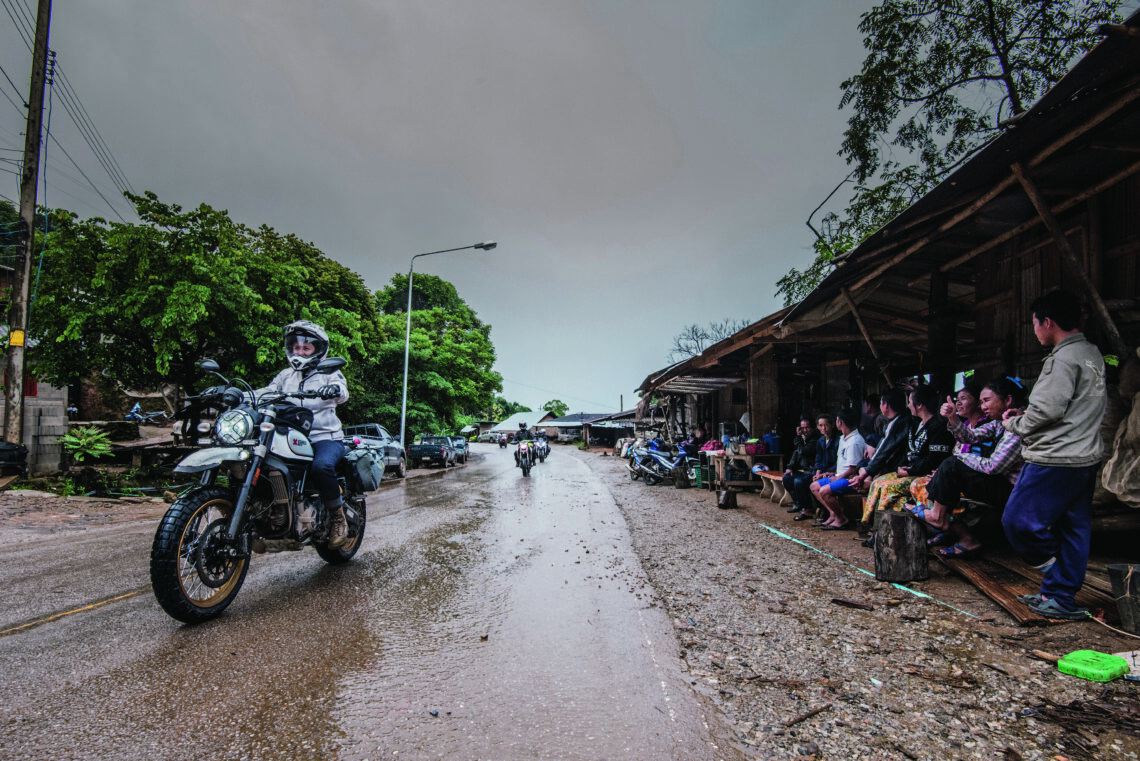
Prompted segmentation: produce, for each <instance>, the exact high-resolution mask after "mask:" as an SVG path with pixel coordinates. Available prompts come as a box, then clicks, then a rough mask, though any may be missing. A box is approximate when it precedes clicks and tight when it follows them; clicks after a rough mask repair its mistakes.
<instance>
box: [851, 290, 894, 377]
mask: <svg viewBox="0 0 1140 761" xmlns="http://www.w3.org/2000/svg"><path fill="white" fill-rule="evenodd" d="M839 293H840V294H842V296H843V300H844V301H845V302H846V303H847V308H848V309H850V310H851V316H853V317H854V318H855V324H856V325H858V326H859V332H861V333H862V334H863V339H864V340H865V341H866V342H867V346H869V347H871V356H873V357H874V358H875V362H876V363H879V350H878V349H877V348H875V341H874V339H872V338H871V333H870V331H868V330H867V326H866V325H864V324H863V318H862V317H860V316H859V308H858V307H857V306H855V299H853V298H851V291H849V290H847V286H842V287H841V288H840V289H839ZM879 372H881V373H882V374H883V377H884V378H886V380H887V387H888V388H889V387H890V386H891V385H893V382H892V381H891V376H890V373H888V372H887V369H886V368H885V367H882V366H881V363H880V367H879Z"/></svg>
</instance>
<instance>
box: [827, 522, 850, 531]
mask: <svg viewBox="0 0 1140 761" xmlns="http://www.w3.org/2000/svg"><path fill="white" fill-rule="evenodd" d="M820 528H822V529H823V530H824V531H850V530H851V524H850V523H844V524H843V525H842V526H828V525H824V526H820Z"/></svg>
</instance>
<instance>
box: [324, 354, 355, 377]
mask: <svg viewBox="0 0 1140 761" xmlns="http://www.w3.org/2000/svg"><path fill="white" fill-rule="evenodd" d="M347 364H348V360H347V359H345V358H344V357H326V358H325V359H322V360H321V362H320V364H319V365H317V372H318V373H321V374H322V375H327V374H329V373H335V372H336V371H337V370H339V369H341V368H342V367H344V366H345V365H347Z"/></svg>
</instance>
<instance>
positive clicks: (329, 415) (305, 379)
mask: <svg viewBox="0 0 1140 761" xmlns="http://www.w3.org/2000/svg"><path fill="white" fill-rule="evenodd" d="M322 386H336V387H337V388H339V389H340V396H338V397H336V398H335V399H290V400H289V401H290V402H292V403H293V404H299V405H301V406H302V407H306V408H308V409H310V410H312V411H313V430H311V431H310V432H309V440H310V441H325V440H328V439H331V440H333V441H340V440H341V439H343V438H344V431H343V430H342V429H341V425H340V418H338V417H337V416H336V406H337V405H338V404H342V403H344V402H347V401H348V381H347V380H345V377H344V374H343V373H342V372H341V371H340V370H337V371H336V372H335V373H328V374H327V375H325V374H322V373H316V372H309V373H308V374H307V375H306V374H305V373H304V372H303V371H301V370H294V369H293V368H291V367H290V368H286V369H285V370H282V371H281V372H279V373H277V377H275V378H274V379H273V380H272V381H271V382H270V383H269V385H268V386H266V387H265V388H261V389H258V390H257V392H256V393H257V396H259V397H260V396H261V395H262V394H263V393H266V392H270V391H272V392H277V393H288V392H290V391H317V390H318V389H320V388H321V387H322Z"/></svg>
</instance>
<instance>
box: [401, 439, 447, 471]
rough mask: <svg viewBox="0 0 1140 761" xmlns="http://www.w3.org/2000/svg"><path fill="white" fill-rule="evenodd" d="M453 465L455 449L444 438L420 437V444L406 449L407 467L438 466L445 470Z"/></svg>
mask: <svg viewBox="0 0 1140 761" xmlns="http://www.w3.org/2000/svg"><path fill="white" fill-rule="evenodd" d="M454 464H455V447H453V446H452V445H451V440H450V439H448V437H446V436H421V437H420V443H418V444H412V445H411V446H409V447H408V465H410V466H411V467H413V468H418V467H420V466H421V465H439V466H440V467H441V468H446V467H448V466H449V465H454Z"/></svg>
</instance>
